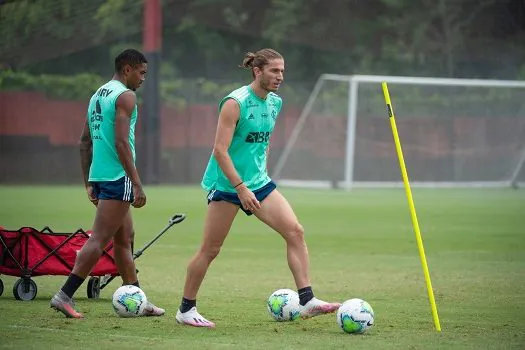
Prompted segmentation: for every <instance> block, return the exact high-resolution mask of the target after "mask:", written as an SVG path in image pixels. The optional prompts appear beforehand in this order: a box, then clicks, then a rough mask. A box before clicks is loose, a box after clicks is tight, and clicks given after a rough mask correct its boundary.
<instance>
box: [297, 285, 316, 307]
mask: <svg viewBox="0 0 525 350" xmlns="http://www.w3.org/2000/svg"><path fill="white" fill-rule="evenodd" d="M297 292H298V293H299V304H301V306H305V305H306V303H307V302H309V301H310V300H312V299H313V297H314V292H312V287H304V288H301V289H299V290H298V291H297Z"/></svg>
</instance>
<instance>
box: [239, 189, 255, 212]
mask: <svg viewBox="0 0 525 350" xmlns="http://www.w3.org/2000/svg"><path fill="white" fill-rule="evenodd" d="M237 195H238V196H239V200H240V201H241V204H242V207H243V208H244V209H245V210H249V211H251V212H252V213H253V212H254V211H256V210H257V209H259V208H260V207H261V203H259V201H258V200H257V198H256V197H255V194H254V193H253V192H252V191H250V190H249V189H248V187H246V185H244V184H243V185H241V186H239V188H238V190H237Z"/></svg>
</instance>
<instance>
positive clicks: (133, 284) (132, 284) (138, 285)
mask: <svg viewBox="0 0 525 350" xmlns="http://www.w3.org/2000/svg"><path fill="white" fill-rule="evenodd" d="M122 285H123V286H125V285H126V283H122ZM128 285H130V286H135V287H138V288H140V284H139V281H137V282H133V283H128Z"/></svg>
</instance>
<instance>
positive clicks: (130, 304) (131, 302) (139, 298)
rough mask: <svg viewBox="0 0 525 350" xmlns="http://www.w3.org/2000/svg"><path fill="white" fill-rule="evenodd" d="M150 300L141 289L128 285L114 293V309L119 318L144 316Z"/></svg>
mask: <svg viewBox="0 0 525 350" xmlns="http://www.w3.org/2000/svg"><path fill="white" fill-rule="evenodd" d="M147 304H148V299H147V298H146V294H144V292H143V291H142V289H140V288H139V287H136V286H133V285H126V286H122V287H119V288H118V289H117V290H116V291H115V293H113V309H114V310H115V312H116V313H117V315H118V316H119V317H137V316H140V315H142V313H143V312H144V309H145V308H146V305H147Z"/></svg>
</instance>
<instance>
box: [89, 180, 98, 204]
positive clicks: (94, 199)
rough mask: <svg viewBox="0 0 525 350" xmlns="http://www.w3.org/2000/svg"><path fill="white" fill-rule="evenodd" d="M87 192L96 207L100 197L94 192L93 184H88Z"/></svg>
mask: <svg viewBox="0 0 525 350" xmlns="http://www.w3.org/2000/svg"><path fill="white" fill-rule="evenodd" d="M86 192H87V196H88V198H89V200H90V202H91V203H93V205H94V206H95V207H96V206H97V204H98V198H97V197H96V196H95V194H94V193H93V185H91V184H88V185H87V186H86Z"/></svg>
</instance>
